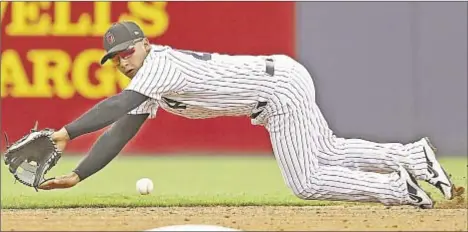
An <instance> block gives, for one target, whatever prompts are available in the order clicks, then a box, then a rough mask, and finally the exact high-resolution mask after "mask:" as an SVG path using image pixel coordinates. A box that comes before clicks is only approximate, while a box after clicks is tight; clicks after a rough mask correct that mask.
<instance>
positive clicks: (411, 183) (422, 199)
mask: <svg viewBox="0 0 468 232" xmlns="http://www.w3.org/2000/svg"><path fill="white" fill-rule="evenodd" d="M398 174H399V175H400V178H401V179H402V180H403V181H404V182H406V187H407V189H408V199H407V202H408V203H407V204H408V205H413V206H417V207H419V208H422V209H432V208H434V201H433V200H432V198H431V197H430V196H429V195H428V194H427V193H426V192H425V191H424V190H423V189H422V188H421V187H420V186H419V184H418V182H417V180H416V179H415V178H414V177H413V176H411V174H410V173H409V172H408V171H407V170H406V169H405V168H403V167H401V166H400V170H399V171H398Z"/></svg>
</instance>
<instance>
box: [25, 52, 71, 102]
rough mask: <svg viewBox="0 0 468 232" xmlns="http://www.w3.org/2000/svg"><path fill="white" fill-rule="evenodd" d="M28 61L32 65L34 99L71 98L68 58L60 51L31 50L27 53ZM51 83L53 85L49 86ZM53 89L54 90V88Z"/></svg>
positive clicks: (69, 62) (69, 61)
mask: <svg viewBox="0 0 468 232" xmlns="http://www.w3.org/2000/svg"><path fill="white" fill-rule="evenodd" d="M27 56H28V60H30V61H31V62H32V64H33V72H32V76H33V83H34V89H35V90H36V95H35V96H36V97H52V96H54V95H56V96H58V97H60V98H64V99H67V98H71V97H73V95H74V94H75V90H74V88H73V86H72V85H71V83H70V81H69V80H68V77H67V74H68V71H69V70H70V64H71V60H70V56H69V55H68V54H67V53H66V52H64V51H61V50H40V51H38V50H32V51H30V52H28V55H27ZM50 81H53V83H54V85H53V86H51V85H50ZM54 87H55V88H54Z"/></svg>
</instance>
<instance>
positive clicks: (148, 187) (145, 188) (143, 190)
mask: <svg viewBox="0 0 468 232" xmlns="http://www.w3.org/2000/svg"><path fill="white" fill-rule="evenodd" d="M136 189H137V191H138V192H139V193H140V194H141V195H147V194H150V193H151V192H152V191H153V181H151V180H150V179H148V178H141V179H139V180H138V181H137V182H136Z"/></svg>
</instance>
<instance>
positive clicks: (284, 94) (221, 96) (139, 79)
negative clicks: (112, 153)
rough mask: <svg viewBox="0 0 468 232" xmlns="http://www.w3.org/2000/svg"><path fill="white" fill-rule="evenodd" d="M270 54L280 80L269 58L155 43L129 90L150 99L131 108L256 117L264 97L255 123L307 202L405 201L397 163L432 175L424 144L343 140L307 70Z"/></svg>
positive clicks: (423, 175) (422, 176)
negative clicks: (205, 53)
mask: <svg viewBox="0 0 468 232" xmlns="http://www.w3.org/2000/svg"><path fill="white" fill-rule="evenodd" d="M200 57H201V56H200ZM271 57H273V58H274V59H275V75H274V76H273V77H272V76H269V75H268V74H266V73H265V60H264V59H265V58H266V57H264V56H228V55H219V54H212V58H211V59H204V58H203V59H202V58H196V55H195V56H193V55H189V54H185V53H183V52H179V51H177V50H173V49H172V48H170V47H167V46H153V50H152V51H151V52H150V54H149V55H148V57H147V59H146V60H145V63H144V65H143V67H142V68H141V69H140V70H139V71H138V73H137V74H136V76H135V77H134V78H133V80H132V81H131V83H130V85H129V86H128V87H127V88H128V89H132V90H135V91H138V92H141V93H142V94H145V95H147V96H149V97H150V98H151V100H148V101H147V102H145V103H144V104H142V105H141V106H139V107H138V108H136V109H134V110H133V111H132V112H131V113H133V114H138V113H151V114H152V117H155V115H156V113H155V112H156V109H157V108H158V107H161V108H163V109H164V110H166V111H168V112H171V113H173V114H177V115H180V116H183V117H187V118H197V119H198V118H211V117H218V116H249V115H250V114H251V113H252V110H254V108H255V106H256V105H257V103H258V102H259V101H265V102H267V103H268V104H267V105H266V106H265V110H264V112H263V113H261V114H260V116H258V117H257V118H256V119H252V124H254V125H263V126H265V128H266V129H267V130H268V132H269V134H270V139H271V143H272V145H273V151H274V155H275V158H276V160H277V162H278V164H279V167H280V170H281V173H282V175H283V178H284V180H285V182H286V184H287V185H288V186H289V187H290V188H291V190H292V191H293V193H294V194H295V195H297V196H298V197H300V198H302V199H326V200H351V201H369V202H382V203H384V204H388V205H391V204H401V203H403V202H404V201H405V199H406V198H407V195H408V193H407V189H406V185H405V184H404V183H403V181H402V180H400V179H399V177H398V175H397V174H395V172H393V171H395V170H398V165H405V166H406V167H407V168H408V169H409V170H410V172H412V173H413V174H414V175H416V176H417V177H418V178H419V179H426V178H427V175H426V173H427V163H426V160H425V157H424V153H423V149H422V146H421V145H420V144H418V143H414V144H407V145H402V144H397V143H393V144H378V143H373V142H369V141H364V140H360V139H343V138H337V137H336V136H335V135H334V134H333V132H332V131H331V130H330V128H329V126H328V124H327V122H326V120H325V118H324V117H323V115H322V113H321V112H320V109H319V107H318V105H317V104H316V102H315V89H314V83H313V80H312V78H311V76H310V74H309V73H308V72H307V70H306V69H305V68H304V67H303V66H302V65H300V64H299V63H297V62H295V61H294V60H293V59H291V58H289V57H287V56H282V55H276V56H271Z"/></svg>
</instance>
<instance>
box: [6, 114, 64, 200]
mask: <svg viewBox="0 0 468 232" xmlns="http://www.w3.org/2000/svg"><path fill="white" fill-rule="evenodd" d="M53 132H54V131H53V130H52V129H43V130H39V131H38V130H37V122H36V125H35V126H34V128H33V129H31V131H30V133H28V134H26V135H25V136H23V137H22V138H21V139H19V140H18V141H16V142H15V143H13V144H11V145H10V144H8V137H7V136H6V134H5V140H6V144H7V150H6V152H5V153H4V160H5V164H6V165H8V166H9V170H10V172H11V173H12V174H13V176H14V177H15V179H16V180H18V181H19V182H21V183H22V184H24V185H26V186H29V187H33V188H34V189H36V191H38V189H37V187H38V186H39V185H41V184H42V183H43V182H45V181H47V180H50V179H53V178H50V179H45V177H44V176H45V174H46V173H47V172H48V171H49V170H50V169H51V168H52V167H54V166H55V165H56V164H57V162H58V160H59V159H60V157H61V155H62V152H61V151H60V150H59V149H58V148H57V146H56V144H55V142H54V141H53V140H52V138H51V135H52V134H53Z"/></svg>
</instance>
